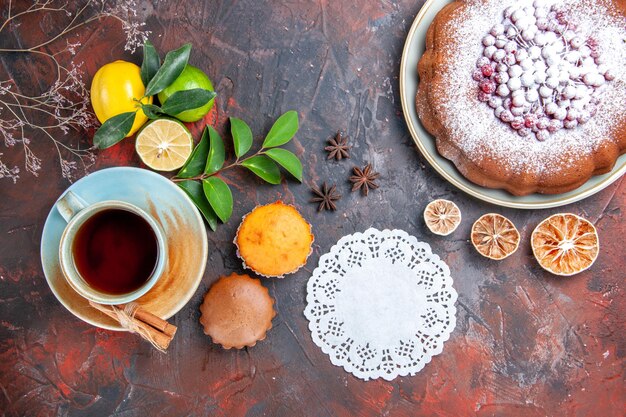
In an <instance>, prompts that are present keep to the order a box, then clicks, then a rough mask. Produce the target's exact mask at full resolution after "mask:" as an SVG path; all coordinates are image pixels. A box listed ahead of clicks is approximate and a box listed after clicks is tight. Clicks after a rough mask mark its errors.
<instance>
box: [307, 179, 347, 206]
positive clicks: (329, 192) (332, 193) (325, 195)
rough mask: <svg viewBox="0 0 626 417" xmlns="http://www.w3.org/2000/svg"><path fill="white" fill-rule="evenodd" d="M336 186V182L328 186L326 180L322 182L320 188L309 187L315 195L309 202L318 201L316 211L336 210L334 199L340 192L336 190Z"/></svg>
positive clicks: (339, 195)
mask: <svg viewBox="0 0 626 417" xmlns="http://www.w3.org/2000/svg"><path fill="white" fill-rule="evenodd" d="M336 188H337V185H336V184H333V185H332V186H331V187H329V186H328V185H327V184H326V182H324V183H323V184H322V187H321V188H317V187H316V186H313V187H311V191H312V192H313V194H315V197H313V198H312V199H311V203H319V206H318V208H317V211H322V210H337V206H336V205H335V201H337V200H339V199H340V198H341V194H339V193H338V192H337V191H336Z"/></svg>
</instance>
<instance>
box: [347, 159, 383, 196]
mask: <svg viewBox="0 0 626 417" xmlns="http://www.w3.org/2000/svg"><path fill="white" fill-rule="evenodd" d="M353 171H354V175H353V176H351V177H350V182H351V183H352V191H356V190H358V189H359V188H360V189H361V192H362V193H363V194H364V195H367V194H368V193H369V190H370V189H372V190H375V189H377V188H378V184H376V182H375V181H376V179H378V177H379V176H380V174H379V173H378V172H376V171H374V169H373V168H372V164H367V165H365V168H363V169H360V168H359V167H354V168H353Z"/></svg>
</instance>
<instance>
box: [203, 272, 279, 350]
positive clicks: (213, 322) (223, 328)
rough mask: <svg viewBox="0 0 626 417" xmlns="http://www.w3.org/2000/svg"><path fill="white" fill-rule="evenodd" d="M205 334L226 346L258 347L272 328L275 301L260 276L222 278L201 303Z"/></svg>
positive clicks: (233, 275) (240, 347)
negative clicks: (257, 343)
mask: <svg viewBox="0 0 626 417" xmlns="http://www.w3.org/2000/svg"><path fill="white" fill-rule="evenodd" d="M200 313H201V315H200V323H201V324H202V326H204V333H205V334H206V335H208V336H211V339H212V340H213V342H214V343H218V344H220V345H222V347H223V348H224V349H231V348H235V349H242V348H243V347H245V346H254V345H255V344H256V342H258V341H259V340H263V339H265V335H266V333H267V331H268V330H269V329H271V328H272V319H273V318H274V316H275V315H276V311H274V300H273V299H272V297H270V295H269V292H268V291H267V288H265V287H264V286H263V285H261V281H260V280H258V279H254V278H250V277H249V276H248V275H245V274H244V275H238V274H231V275H229V276H225V277H220V279H219V280H217V282H216V283H215V284H213V285H212V286H211V288H210V289H209V291H208V292H207V293H206V295H205V296H204V301H203V302H202V305H201V306H200Z"/></svg>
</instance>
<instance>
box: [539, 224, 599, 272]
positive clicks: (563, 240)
mask: <svg viewBox="0 0 626 417" xmlns="http://www.w3.org/2000/svg"><path fill="white" fill-rule="evenodd" d="M530 245H531V246H532V248H533V254H534V255H535V258H536V259H537V262H539V265H541V267H542V268H543V269H545V270H546V271H548V272H552V273H553V274H555V275H563V276H570V275H574V274H577V273H579V272H582V271H584V270H585V269H587V268H589V267H590V266H591V265H593V263H594V262H595V260H596V258H597V257H598V252H599V251H600V240H599V239H598V232H597V231H596V228H595V227H594V225H593V224H591V222H589V221H588V220H586V219H583V218H582V217H580V216H577V215H575V214H570V213H559V214H554V215H552V216H550V217H548V218H547V219H545V220H544V221H542V222H541V223H539V225H538V226H537V227H536V228H535V230H533V234H532V235H531V237H530Z"/></svg>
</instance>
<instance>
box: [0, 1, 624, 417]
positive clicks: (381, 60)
mask: <svg viewBox="0 0 626 417" xmlns="http://www.w3.org/2000/svg"><path fill="white" fill-rule="evenodd" d="M7 3H8V2H7V0H4V1H2V2H0V4H2V19H3V20H4V19H5V18H6V12H7V7H8V4H7ZM14 3H15V2H14ZM140 3H141V4H140V5H139V7H138V8H137V9H138V14H139V17H140V18H142V19H145V21H146V22H147V28H148V29H149V30H151V31H152V32H153V33H152V35H151V39H152V41H153V43H154V44H155V45H156V46H157V48H158V49H159V50H160V51H162V52H163V51H165V50H169V49H173V48H175V47H178V46H179V45H181V44H182V43H184V42H192V43H193V48H194V50H193V53H192V58H191V62H192V63H193V64H194V65H197V66H199V67H201V68H203V69H204V70H206V71H207V73H208V74H209V76H210V77H211V78H212V79H213V80H214V82H215V85H216V89H217V91H218V94H219V98H218V100H217V105H216V111H214V112H212V113H211V114H210V115H209V116H210V117H209V118H208V119H210V120H211V121H212V122H213V123H214V124H215V125H216V126H217V127H218V128H219V130H221V131H224V128H225V125H226V121H227V118H228V116H237V117H240V118H243V119H245V120H247V121H248V122H249V123H250V125H251V126H252V128H253V131H254V133H255V134H256V135H260V134H261V133H263V132H266V131H267V130H268V129H269V126H271V123H272V121H273V120H274V119H275V118H276V117H277V116H278V115H279V114H281V113H282V112H284V111H286V110H289V109H296V110H298V112H299V114H300V121H301V129H300V131H299V133H298V135H297V140H295V141H294V143H293V144H291V145H290V149H292V150H294V151H295V152H296V153H298V154H299V155H300V156H301V158H302V159H303V161H304V164H305V182H304V184H299V183H296V182H293V181H291V180H287V181H286V182H284V183H283V184H282V185H281V186H276V187H272V186H267V185H263V184H261V183H260V182H259V181H258V180H257V179H256V178H254V177H253V176H252V175H250V174H248V173H243V172H237V173H231V174H229V176H228V178H229V179H230V180H231V181H232V182H234V183H237V184H239V185H238V186H236V187H234V194H235V200H236V205H235V210H234V215H233V219H232V220H231V221H230V222H229V223H228V224H227V225H225V226H221V227H220V228H219V230H218V231H217V232H215V233H213V232H208V237H209V245H210V248H209V258H208V260H207V270H206V273H205V275H204V279H203V281H202V284H201V285H200V288H198V291H197V292H196V294H195V296H194V297H193V298H192V300H191V301H190V302H189V304H188V305H187V306H186V307H185V308H184V309H183V310H182V311H180V312H179V313H178V314H177V315H176V316H175V317H174V318H173V320H172V321H173V323H174V324H175V325H177V326H178V328H179V330H178V334H177V335H176V338H175V340H174V342H173V343H172V345H171V347H170V349H169V352H168V353H167V354H166V355H163V354H160V353H158V352H156V351H154V350H153V349H152V348H151V347H150V346H149V345H148V344H147V343H145V342H143V341H141V340H140V339H138V338H137V337H136V336H134V335H131V334H126V333H116V332H110V331H105V330H99V329H96V328H93V327H91V326H89V325H87V324H85V323H83V322H81V321H79V320H78V319H76V318H75V317H74V316H72V315H71V314H70V313H69V312H67V311H66V310H65V309H64V308H63V307H62V306H61V304H59V302H58V301H57V300H56V299H55V297H54V295H53V294H52V293H51V291H50V290H49V288H48V286H47V284H46V281H45V278H44V276H43V273H42V269H41V265H40V261H39V243H40V237H41V232H42V227H43V223H44V220H45V218H46V215H47V213H48V211H49V209H50V207H51V206H52V204H53V202H54V201H55V199H56V198H57V197H58V196H59V195H60V194H61V193H62V192H63V190H64V189H65V188H66V187H68V185H69V182H68V181H67V180H65V179H63V178H62V177H61V173H60V171H59V169H58V161H57V160H55V157H54V154H55V152H54V151H52V149H51V146H52V145H51V142H50V141H48V140H46V138H45V137H43V136H42V135H34V136H33V137H32V149H33V150H34V151H35V152H36V153H39V154H41V155H42V156H43V158H42V159H43V167H42V171H41V173H40V175H39V176H38V177H34V176H32V175H30V174H28V173H26V172H25V171H24V170H23V169H22V172H21V178H20V179H19V181H18V182H17V184H15V185H14V184H13V183H12V181H10V180H7V179H6V178H5V179H0V410H2V411H1V413H0V414H2V415H6V416H52V415H64V416H65V415H68V416H104V415H119V416H187V415H192V416H206V415H212V416H243V415H248V416H261V415H266V416H305V415H306V416H334V415H343V416H356V415H358V416H379V415H389V416H418V415H425V416H451V417H452V416H454V417H456V416H466V415H480V416H524V417H531V416H545V415H548V416H602V417H610V416H616V417H617V416H622V415H624V414H623V413H624V405H625V385H624V368H625V361H624V356H625V355H626V343H625V333H624V328H625V322H624V317H626V303H625V301H624V300H625V297H624V277H625V275H626V274H625V272H624V271H625V270H626V260H625V259H626V257H625V251H624V235H626V219H625V218H624V209H625V207H626V182H625V181H624V180H623V178H622V179H620V180H618V181H617V182H616V183H615V184H613V185H612V186H610V187H608V188H607V189H605V190H604V191H602V192H600V193H598V194H596V195H595V196H593V197H591V198H588V199H587V200H585V201H582V202H580V203H576V204H572V205H570V206H567V207H563V208H562V209H558V210H555V209H552V210H539V211H523V210H513V209H503V208H499V207H495V206H491V205H489V204H485V203H482V202H480V201H477V200H475V199H473V198H470V197H468V196H467V195H465V194H463V193H462V192H460V191H458V190H456V189H455V188H453V187H452V186H450V185H449V184H447V183H446V182H445V181H444V180H442V179H441V178H440V177H439V176H438V175H437V174H436V173H435V171H434V170H433V169H431V168H430V167H429V166H428V165H427V164H426V163H425V161H424V160H423V158H422V157H421V156H420V154H419V153H418V151H417V150H416V148H415V146H414V144H413V142H412V139H411V137H410V135H409V132H408V130H407V128H406V126H405V122H404V119H403V116H402V114H401V110H400V108H401V106H400V94H399V87H398V77H397V74H398V72H399V64H400V57H401V50H402V46H403V43H404V39H405V35H406V33H407V30H408V28H409V26H410V24H411V22H412V20H413V17H414V16H415V15H416V13H417V12H418V10H419V8H420V6H421V4H422V3H423V2H422V1H401V2H397V3H396V2H388V1H370V0H359V1H355V2H348V1H345V2H344V1H334V2H333V1H326V0H321V1H319V2H312V1H304V0H293V1H289V2H278V1H272V2H256V1H249V2H241V1H230V0H226V1H211V2H209V1H200V0H196V1H176V2H157V1H153V2H148V1H146V2H140ZM71 4H72V3H71V2H70V5H71ZM22 6H23V5H22ZM14 7H15V5H14ZM66 18H67V17H66V16H62V15H60V16H58V17H57V18H55V19H57V20H58V22H57V21H55V20H54V19H52V20H50V19H35V18H34V17H33V18H30V17H29V18H28V19H24V20H23V21H22V22H21V26H20V27H19V28H18V30H15V31H13V30H11V31H10V32H3V33H2V40H1V41H0V43H1V44H2V45H7V44H10V45H12V46H15V45H16V44H21V43H27V42H30V38H31V32H30V30H29V28H44V29H46V28H47V29H46V30H49V31H50V33H54V30H55V27H57V26H58V25H57V26H55V25H56V24H58V23H59V22H65V20H64V19H66ZM76 34H77V35H76V38H72V39H79V40H80V41H81V42H82V47H81V49H80V50H79V51H78V52H77V56H76V58H75V59H76V60H77V61H84V70H85V72H86V74H85V80H86V81H87V82H89V81H90V79H91V76H92V75H93V74H94V73H95V71H96V70H97V68H99V67H100V66H101V65H104V64H105V63H108V62H110V61H113V60H116V59H126V60H130V61H133V62H137V63H140V61H141V56H140V51H138V52H136V53H135V54H130V53H128V52H125V51H124V48H123V44H124V35H123V33H122V31H121V27H120V25H119V23H117V22H116V21H115V20H113V19H108V20H102V21H100V22H99V23H92V24H90V25H87V26H85V27H82V28H81V29H79V30H78V31H77V32H76ZM59 42H61V43H63V42H65V40H59ZM50 48H51V50H52V49H53V48H54V45H53V46H50ZM0 58H1V59H2V66H1V68H0V74H2V78H3V79H6V78H7V77H15V78H17V79H20V80H21V81H22V82H34V83H37V85H40V86H45V85H46V84H45V83H46V78H45V77H46V74H48V73H49V70H47V69H46V64H45V63H41V62H40V61H38V60H37V59H36V57H33V56H30V57H28V56H23V55H20V54H12V53H0ZM201 127H202V125H201V124H198V125H197V126H195V127H194V129H193V131H194V132H195V133H196V137H197V134H198V132H199V131H200V129H201ZM337 130H345V131H346V132H347V134H348V135H349V137H350V140H351V143H352V145H353V148H352V152H351V153H352V159H350V160H348V161H342V162H334V161H328V162H327V161H326V153H325V152H324V150H323V148H324V145H325V142H326V140H328V139H329V138H330V137H332V136H333V135H334V133H335V132H336V131H337ZM92 134H93V132H88V133H84V132H71V133H70V138H73V140H77V139H80V138H81V137H83V139H82V140H84V143H85V144H86V143H89V141H90V140H91V135H92ZM72 135H73V136H72ZM0 151H1V152H2V153H4V154H5V157H4V158H5V161H6V160H8V158H12V159H11V161H12V162H14V164H16V165H20V164H23V159H21V158H23V157H22V156H21V155H20V154H19V153H17V152H16V151H15V149H13V148H4V147H2V149H0ZM365 162H372V163H373V165H374V166H375V168H376V169H377V170H378V171H379V172H380V173H381V180H380V185H381V188H380V189H379V190H376V191H374V192H372V193H370V195H369V197H367V198H365V197H362V196H361V195H359V194H357V193H350V191H349V190H350V185H349V184H348V183H347V181H346V179H347V176H348V175H349V171H350V170H351V168H352V166H353V164H359V165H361V164H364V163H365ZM118 165H133V166H141V163H140V162H139V160H138V157H137V156H136V155H135V153H134V148H133V143H132V141H131V140H127V141H125V143H123V144H122V145H119V146H116V147H115V148H112V149H110V150H107V151H103V152H100V153H98V155H97V161H96V164H95V165H94V166H93V167H92V168H91V170H92V171H93V170H97V169H101V168H105V167H109V166H118ZM81 175H82V174H81ZM323 180H327V181H330V182H337V184H338V189H339V190H340V191H341V193H342V194H343V198H342V199H341V200H340V201H339V204H338V210H337V212H334V213H317V212H316V211H315V206H314V205H312V204H310V203H309V202H308V200H309V199H310V197H311V195H310V191H309V186H310V185H312V184H319V183H321V182H322V181H323ZM440 197H443V198H448V199H452V200H454V201H455V202H456V203H457V204H458V205H459V206H460V208H461V210H462V211H463V215H464V222H463V223H462V225H461V226H460V228H459V229H458V230H457V231H456V232H455V233H454V234H453V235H451V236H450V237H446V238H441V237H435V236H434V235H432V234H431V233H429V232H428V231H427V230H426V229H425V226H424V224H423V221H422V220H421V214H422V210H423V208H424V206H425V205H426V204H427V203H428V202H429V201H430V200H432V199H434V198H440ZM276 199H283V200H284V201H286V202H289V203H292V204H295V205H296V206H297V207H299V208H300V210H301V212H302V213H303V215H304V216H305V217H306V218H307V219H308V220H310V221H311V223H312V224H313V227H314V232H315V235H316V242H315V250H314V254H313V256H311V258H310V259H309V263H308V265H307V267H306V268H305V269H303V270H301V271H300V272H298V273H296V274H295V275H293V276H289V277H288V278H286V279H284V280H278V279H268V280H264V284H265V285H267V287H268V288H269V289H270V292H271V294H272V296H273V297H274V298H275V299H276V308H277V310H278V316H277V317H276V318H275V320H274V328H273V329H272V330H271V331H270V332H269V334H268V337H267V339H266V340H265V341H263V342H261V343H259V344H257V346H255V347H254V348H250V349H244V350H240V351H232V350H231V351H225V350H223V349H222V348H221V347H219V346H217V345H214V344H212V343H211V341H210V339H209V338H208V337H207V336H205V335H204V334H203V333H202V328H201V326H200V325H199V323H198V318H199V312H198V307H199V305H200V302H201V300H202V297H203V295H204V293H205V292H206V290H207V289H208V288H209V286H210V285H211V283H213V282H214V281H215V280H216V279H217V278H218V277H219V276H220V275H222V274H229V273H231V272H233V271H241V263H240V261H238V260H237V258H236V256H235V248H234V247H233V245H232V244H231V241H232V238H233V235H234V233H235V230H236V227H237V225H238V222H239V220H240V218H241V216H243V215H244V214H245V213H247V212H248V211H249V210H250V209H251V208H252V207H254V206H255V205H256V204H263V203H268V202H272V201H274V200H276ZM558 211H569V212H573V213H577V214H580V215H582V216H585V217H586V218H588V219H590V220H591V221H592V222H593V223H594V224H595V225H596V226H597V228H598V231H599V234H600V240H601V253H600V256H599V258H598V260H597V262H596V263H595V265H594V266H593V268H592V269H591V270H589V271H587V272H584V273H582V274H580V275H578V276H575V277H572V278H557V277H554V276H551V275H550V274H548V273H545V272H543V270H541V269H540V267H539V266H538V265H537V263H536V262H535V260H534V259H533V256H532V253H531V250H530V247H529V243H528V238H529V235H530V233H531V232H532V230H533V228H534V227H535V226H536V224H537V223H538V222H539V221H540V220H542V219H543V218H545V217H547V216H548V215H550V214H552V213H556V212H558ZM486 212H498V213H502V214H504V215H505V216H507V217H509V218H510V219H511V220H512V221H513V222H514V223H515V224H516V225H517V226H518V228H519V229H520V232H521V234H522V245H521V246H520V249H519V250H518V251H517V252H516V253H515V254H514V255H513V256H511V257H510V258H508V259H506V260H504V261H501V262H495V261H490V260H487V259H485V258H482V257H481V256H480V255H478V254H477V253H476V252H475V250H474V249H473V248H472V246H471V244H470V243H469V242H468V236H469V229H470V227H471V224H472V222H473V221H474V220H475V219H476V218H477V217H479V216H480V215H482V214H484V213H486ZM370 226H374V227H377V228H381V229H382V228H401V229H404V230H406V231H407V232H409V233H410V234H413V235H415V236H417V237H418V239H421V240H424V241H426V242H428V243H430V245H431V246H432V248H433V250H434V251H435V252H436V253H438V254H439V255H441V257H442V258H443V259H444V260H445V261H446V262H447V263H448V264H449V265H450V268H451V270H452V275H453V278H454V280H455V284H454V285H455V288H456V289H457V291H458V293H459V300H458V304H457V307H458V313H457V321H458V323H457V327H456V329H455V331H454V332H453V333H452V336H451V339H450V340H449V341H448V342H447V343H446V345H445V348H444V351H443V353H442V354H441V355H439V356H437V357H435V358H434V359H433V361H432V362H431V363H430V364H429V365H427V366H426V368H425V369H424V370H423V371H422V372H420V373H419V374H418V375H416V376H414V377H407V378H398V379H396V380H394V381H392V382H386V381H382V380H376V381H370V382H363V381H361V380H358V379H356V378H354V377H353V376H352V375H350V374H347V373H346V372H344V371H343V369H341V368H338V367H335V366H333V365H331V363H330V361H329V359H328V357H327V356H326V355H325V354H324V353H322V351H321V350H320V349H319V348H318V347H317V346H316V345H314V344H313V342H312V341H311V337H310V334H309V331H308V329H307V321H306V319H305V318H304V316H303V314H302V312H303V309H304V305H305V288H306V282H307V279H308V278H309V276H310V274H311V271H312V270H313V268H315V266H316V263H317V261H318V259H319V256H320V255H321V254H322V253H324V252H326V251H328V250H329V249H330V247H331V246H332V244H333V243H334V242H336V240H337V239H338V238H340V237H341V236H343V235H345V234H348V233H353V232H356V231H363V230H365V229H366V228H368V227H370Z"/></svg>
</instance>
